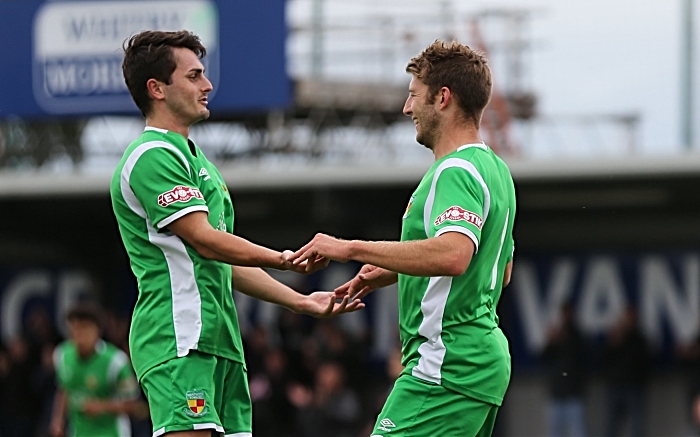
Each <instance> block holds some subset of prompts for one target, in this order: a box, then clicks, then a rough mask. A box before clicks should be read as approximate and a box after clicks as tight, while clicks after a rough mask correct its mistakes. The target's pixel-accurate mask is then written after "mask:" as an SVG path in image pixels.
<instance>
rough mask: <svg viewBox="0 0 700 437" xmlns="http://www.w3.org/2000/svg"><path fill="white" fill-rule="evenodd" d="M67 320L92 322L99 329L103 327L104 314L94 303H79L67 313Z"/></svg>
mask: <svg viewBox="0 0 700 437" xmlns="http://www.w3.org/2000/svg"><path fill="white" fill-rule="evenodd" d="M66 320H67V321H69V322H71V321H74V320H76V321H78V320H79V321H85V322H92V323H94V324H95V325H97V326H98V327H100V328H101V327H102V312H101V311H100V308H99V307H98V306H97V304H95V303H93V302H78V303H76V304H74V305H73V306H71V307H70V308H69V309H68V312H66Z"/></svg>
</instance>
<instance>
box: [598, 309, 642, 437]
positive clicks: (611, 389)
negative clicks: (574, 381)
mask: <svg viewBox="0 0 700 437" xmlns="http://www.w3.org/2000/svg"><path fill="white" fill-rule="evenodd" d="M650 359H651V353H650V349H649V343H648V341H647V339H646V337H644V334H643V333H642V331H641V329H640V328H639V323H638V318H637V311H636V309H635V308H634V307H632V306H631V305H628V306H627V308H625V311H624V312H623V313H622V315H621V317H620V319H619V320H618V321H617V322H616V323H615V325H614V326H613V327H612V329H611V330H610V333H609V334H608V338H607V343H606V344H605V346H604V348H603V354H602V371H603V380H604V382H605V404H604V405H605V410H604V411H603V430H604V432H605V436H606V437H615V436H619V435H622V432H623V430H624V425H625V423H626V422H627V423H628V424H629V436H630V437H641V436H642V435H643V434H644V403H645V393H646V385H647V381H648V379H649V371H650Z"/></svg>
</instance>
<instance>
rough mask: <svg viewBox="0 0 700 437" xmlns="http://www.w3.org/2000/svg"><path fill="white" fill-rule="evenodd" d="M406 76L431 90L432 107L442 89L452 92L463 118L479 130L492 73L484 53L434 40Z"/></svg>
mask: <svg viewBox="0 0 700 437" xmlns="http://www.w3.org/2000/svg"><path fill="white" fill-rule="evenodd" d="M406 72H407V73H410V74H412V75H414V76H415V77H416V78H417V79H419V80H420V81H421V82H423V83H424V84H426V85H427V86H428V92H429V94H428V103H429V104H432V103H434V102H435V97H436V96H437V93H438V91H440V88H442V87H447V88H449V90H450V91H451V92H452V94H453V95H454V96H455V97H456V101H457V104H458V106H459V107H460V108H461V109H462V112H463V113H464V118H465V119H466V120H469V121H473V122H474V124H475V125H476V127H479V123H480V121H481V114H482V113H483V111H484V108H485V107H486V105H488V103H489V99H490V98H491V70H490V69H489V66H488V61H487V60H486V57H485V56H484V55H483V54H482V53H480V52H479V51H476V50H472V49H470V48H469V47H468V46H465V45H463V44H460V43H458V42H457V41H452V42H449V43H448V42H445V41H442V40H435V42H433V43H432V44H431V45H430V46H428V47H427V48H426V49H425V50H423V52H421V54H419V55H418V56H416V57H414V58H412V59H411V60H410V61H409V62H408V65H407V66H406Z"/></svg>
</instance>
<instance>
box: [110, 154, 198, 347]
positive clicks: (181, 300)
mask: <svg viewBox="0 0 700 437" xmlns="http://www.w3.org/2000/svg"><path fill="white" fill-rule="evenodd" d="M155 147H163V148H165V149H168V150H172V151H174V152H176V153H177V154H178V155H179V156H180V158H182V161H183V162H184V163H185V166H186V167H187V172H188V173H189V172H190V166H189V164H188V163H187V159H185V156H184V155H183V154H182V153H181V152H180V151H179V150H177V148H176V147H175V146H173V145H172V144H168V143H166V142H164V141H150V142H148V143H143V144H141V145H140V146H138V147H137V148H136V149H134V151H133V152H131V154H130V155H129V158H127V160H126V162H125V163H124V167H122V174H121V179H120V188H121V192H122V197H124V200H125V201H126V204H127V205H128V206H129V208H131V210H132V211H134V213H136V214H137V215H138V216H139V217H142V218H144V219H145V221H146V228H147V229H148V240H149V241H150V242H151V243H153V244H154V245H155V246H157V247H159V248H160V249H161V250H162V251H163V255H164V256H165V261H166V262H167V264H168V273H169V274H170V292H171V293H172V301H173V309H172V314H173V328H174V330H175V345H176V349H177V356H178V357H184V356H185V355H187V353H188V352H189V351H190V349H197V343H199V336H200V335H201V333H202V298H201V296H200V295H199V288H198V287H197V281H196V278H195V274H194V264H193V263H192V259H190V256H189V254H188V253H187V250H186V249H185V244H184V243H183V242H182V240H181V239H180V237H178V236H177V235H175V234H169V235H168V234H165V233H159V232H157V231H156V229H155V228H154V227H153V225H152V224H151V221H150V220H149V219H148V217H147V216H146V211H145V209H144V208H143V206H142V205H141V202H139V200H138V198H137V197H136V195H135V194H134V192H133V191H132V189H131V185H130V183H129V179H130V177H131V172H132V171H133V169H134V166H135V165H136V162H137V161H138V159H139V158H140V157H141V155H143V154H144V153H145V152H146V151H148V150H150V149H152V148H155Z"/></svg>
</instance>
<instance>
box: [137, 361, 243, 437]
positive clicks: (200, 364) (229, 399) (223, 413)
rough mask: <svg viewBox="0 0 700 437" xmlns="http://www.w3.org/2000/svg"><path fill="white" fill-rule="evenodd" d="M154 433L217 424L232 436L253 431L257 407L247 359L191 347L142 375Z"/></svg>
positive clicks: (217, 426)
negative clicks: (252, 397) (245, 364)
mask: <svg viewBox="0 0 700 437" xmlns="http://www.w3.org/2000/svg"><path fill="white" fill-rule="evenodd" d="M141 386H142V387H143V391H144V393H145V394H146V398H147V399H148V406H149V408H150V410H151V421H152V422H153V437H157V436H160V435H163V434H165V433H166V432H173V431H192V430H199V429H211V430H212V431H216V432H218V433H220V434H223V435H225V436H226V437H251V436H252V420H253V418H252V407H251V402H250V391H249V390H248V378H247V375H246V370H245V369H244V367H243V364H241V363H238V362H235V361H231V360H229V359H226V358H222V357H217V356H215V355H209V354H205V353H202V352H198V351H190V353H189V354H188V355H187V356H185V357H180V358H174V359H172V360H169V361H166V362H164V363H162V364H159V365H157V366H155V367H154V368H152V369H150V370H148V371H147V372H146V373H145V374H144V375H143V377H142V378H141Z"/></svg>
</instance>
